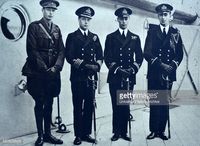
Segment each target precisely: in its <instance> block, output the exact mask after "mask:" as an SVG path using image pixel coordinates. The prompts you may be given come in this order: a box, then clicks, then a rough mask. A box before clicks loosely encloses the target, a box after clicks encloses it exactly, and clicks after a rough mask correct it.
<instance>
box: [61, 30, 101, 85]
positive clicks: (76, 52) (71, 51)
mask: <svg viewBox="0 0 200 146" xmlns="http://www.w3.org/2000/svg"><path fill="white" fill-rule="evenodd" d="M65 56H66V59H67V61H68V62H69V63H70V64H71V75H70V80H71V81H73V82H74V81H75V82H77V81H87V79H88V76H89V72H88V70H87V69H85V68H84V64H95V62H96V61H97V60H101V61H103V51H102V47H101V44H100V41H99V38H98V36H97V35H96V34H94V33H92V32H90V31H88V36H87V37H86V38H85V37H84V35H83V34H82V32H81V30H80V29H78V30H76V31H75V32H73V33H70V34H69V35H68V37H67V39H66V48H65ZM78 58H79V59H81V60H83V63H82V64H81V65H80V67H79V68H78V69H77V68H75V67H74V61H73V60H74V59H78Z"/></svg>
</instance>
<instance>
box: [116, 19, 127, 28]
mask: <svg viewBox="0 0 200 146" xmlns="http://www.w3.org/2000/svg"><path fill="white" fill-rule="evenodd" d="M117 21H118V23H119V27H120V28H121V29H126V28H127V27H128V23H129V17H118V18H117Z"/></svg>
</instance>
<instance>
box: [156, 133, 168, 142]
mask: <svg viewBox="0 0 200 146" xmlns="http://www.w3.org/2000/svg"><path fill="white" fill-rule="evenodd" d="M158 137H159V138H161V139H162V140H168V138H167V136H165V133H164V132H162V133H159V135H158Z"/></svg>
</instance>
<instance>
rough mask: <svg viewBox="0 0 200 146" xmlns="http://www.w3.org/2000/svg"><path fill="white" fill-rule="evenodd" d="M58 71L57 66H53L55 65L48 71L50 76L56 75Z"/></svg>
mask: <svg viewBox="0 0 200 146" xmlns="http://www.w3.org/2000/svg"><path fill="white" fill-rule="evenodd" d="M57 71H58V70H57V69H56V67H55V66H53V67H51V68H49V69H47V73H48V74H49V75H50V76H53V75H55V74H56V73H57Z"/></svg>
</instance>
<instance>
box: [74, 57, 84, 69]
mask: <svg viewBox="0 0 200 146" xmlns="http://www.w3.org/2000/svg"><path fill="white" fill-rule="evenodd" d="M73 62H74V64H73V65H74V67H75V68H77V69H78V68H79V66H80V65H81V63H82V62H83V60H81V59H79V58H78V59H74V60H73Z"/></svg>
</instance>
